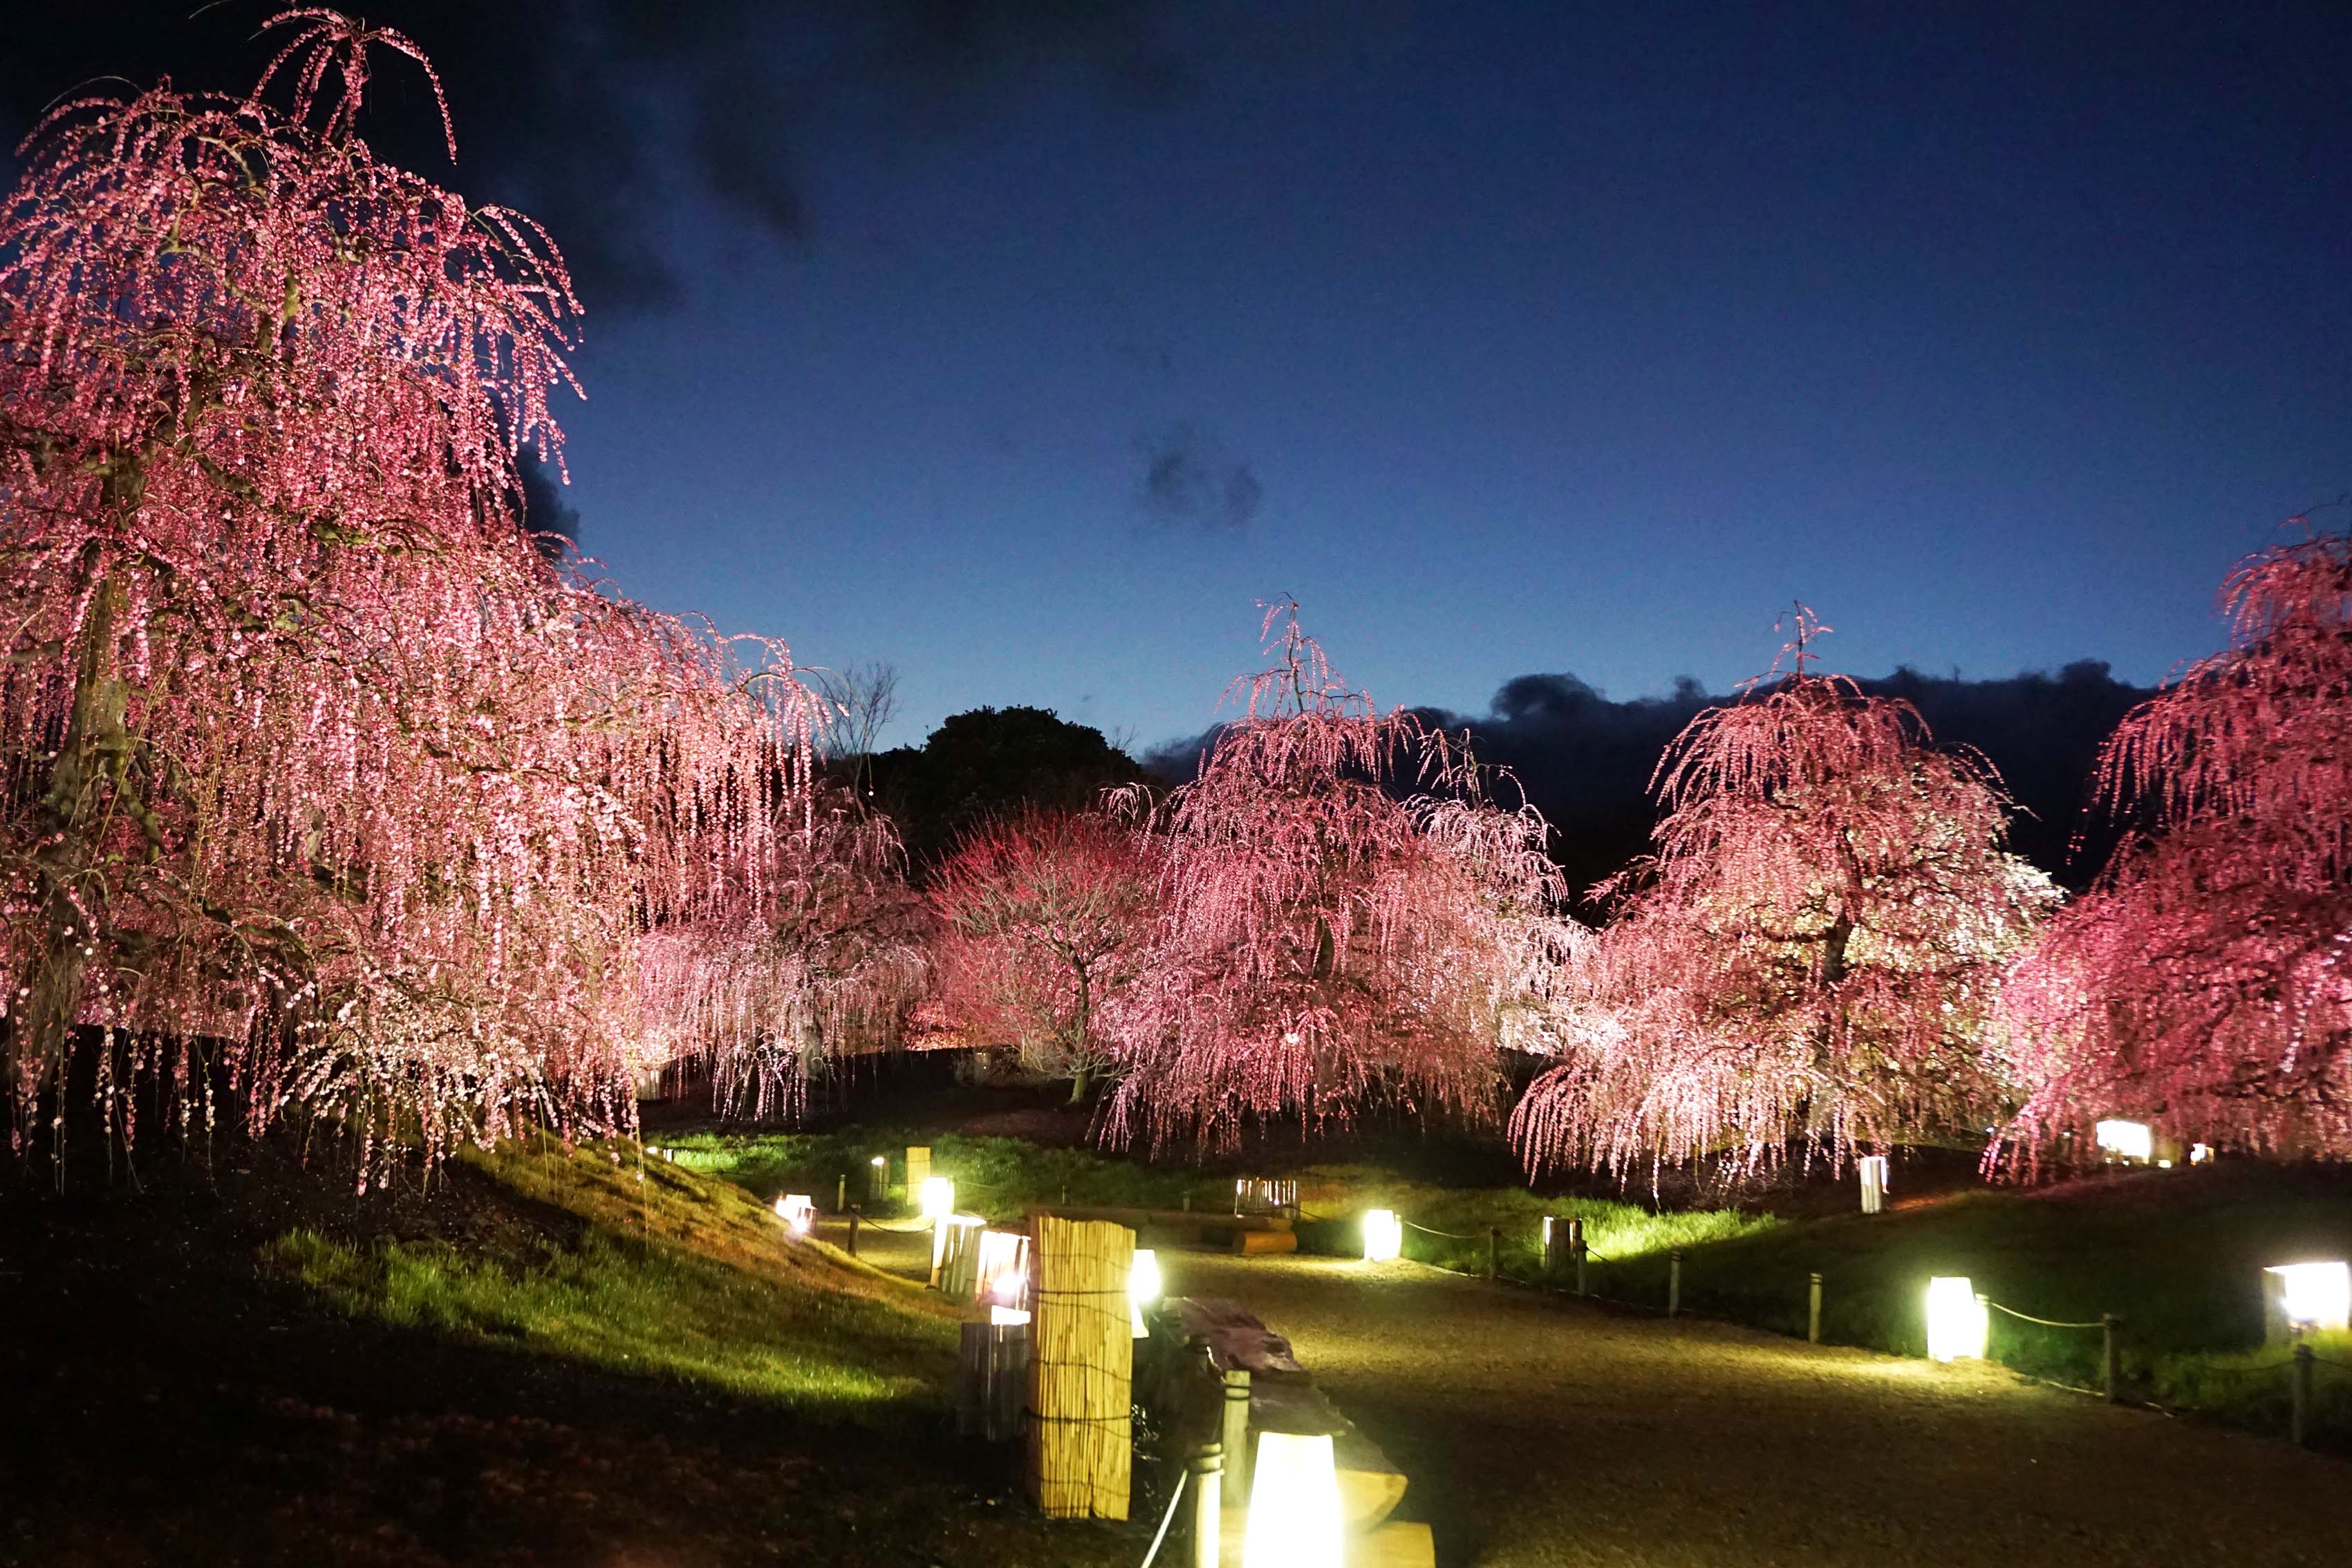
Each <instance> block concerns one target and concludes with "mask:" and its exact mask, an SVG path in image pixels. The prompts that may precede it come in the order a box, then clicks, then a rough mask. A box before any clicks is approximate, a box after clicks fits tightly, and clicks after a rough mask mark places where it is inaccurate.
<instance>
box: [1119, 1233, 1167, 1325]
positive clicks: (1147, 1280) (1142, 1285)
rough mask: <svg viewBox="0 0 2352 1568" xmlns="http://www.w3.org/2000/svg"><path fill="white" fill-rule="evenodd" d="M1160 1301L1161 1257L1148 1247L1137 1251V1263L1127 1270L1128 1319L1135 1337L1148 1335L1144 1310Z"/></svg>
mask: <svg viewBox="0 0 2352 1568" xmlns="http://www.w3.org/2000/svg"><path fill="white" fill-rule="evenodd" d="M1157 1300H1160V1256H1159V1254H1157V1253H1155V1252H1153V1251H1152V1250H1151V1248H1150V1247H1137V1248H1136V1249H1135V1261H1134V1262H1133V1263H1132V1264H1130V1265H1129V1267H1128V1270H1127V1317H1128V1324H1129V1327H1130V1328H1131V1329H1132V1330H1133V1331H1134V1334H1135V1337H1136V1338H1137V1339H1141V1338H1143V1337H1144V1335H1145V1333H1146V1330H1145V1329H1144V1326H1143V1309H1144V1308H1146V1307H1149V1306H1150V1305H1151V1303H1152V1302H1154V1301H1157Z"/></svg>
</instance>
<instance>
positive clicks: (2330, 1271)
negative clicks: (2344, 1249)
mask: <svg viewBox="0 0 2352 1568" xmlns="http://www.w3.org/2000/svg"><path fill="white" fill-rule="evenodd" d="M2263 1307H2264V1316H2266V1317H2268V1318H2269V1319H2270V1320H2271V1321H2272V1322H2273V1325H2274V1326H2277V1327H2284V1329H2285V1330H2286V1331H2287V1332H2289V1333H2304V1334H2307V1333H2314V1332H2321V1333H2324V1332H2326V1331H2331V1330H2332V1331H2343V1330H2345V1329H2347V1328H2352V1265H2346V1264H2343V1263H2283V1264H2280V1265H2279V1266H2278V1267H2276V1268H2265V1269H2263Z"/></svg>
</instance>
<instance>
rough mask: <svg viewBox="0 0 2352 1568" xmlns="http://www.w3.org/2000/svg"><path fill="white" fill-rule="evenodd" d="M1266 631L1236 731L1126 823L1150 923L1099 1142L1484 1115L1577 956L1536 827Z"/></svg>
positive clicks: (1287, 621) (1286, 607)
mask: <svg viewBox="0 0 2352 1568" xmlns="http://www.w3.org/2000/svg"><path fill="white" fill-rule="evenodd" d="M1265 630H1266V633H1267V636H1268V644H1267V647H1268V651H1269V652H1270V653H1272V654H1274V655H1276V658H1277V662H1276V664H1275V665H1274V666H1273V667H1271V668H1268V669H1267V670H1265V671H1264V672H1262V673H1261V674H1259V675H1257V676H1255V677H1252V678H1249V679H1246V680H1244V681H1239V682H1236V683H1235V687H1234V691H1235V692H1237V693H1238V694H1239V695H1240V696H1241V699H1242V709H1243V712H1242V717H1241V718H1240V719H1239V720H1237V721H1235V722H1234V723H1232V724H1231V725H1229V726H1227V727H1226V728H1225V729H1224V730H1223V731H1222V732H1221V733H1220V734H1219V736H1218V737H1217V739H1216V741H1215V742H1214V743H1213V745H1212V747H1211V748H1210V750H1209V752H1208V753H1207V754H1206V755H1205V756H1204V757H1203V758H1202V763H1201V766H1200V771H1199V773H1198V774H1197V775H1196V776H1195V777H1194V778H1193V779H1192V782H1190V783H1188V784H1185V785H1183V786H1182V787H1181V788H1180V789H1178V790H1176V791H1175V792H1174V793H1173V794H1172V795H1170V796H1169V798H1168V799H1167V800H1166V801H1165V802H1164V803H1161V804H1160V805H1157V806H1156V807H1151V808H1149V809H1148V810H1147V809H1146V807H1145V803H1142V802H1139V801H1137V802H1129V806H1130V807H1131V808H1132V809H1135V810H1138V811H1141V812H1143V813H1144V820H1145V821H1146V822H1147V824H1148V826H1149V830H1150V833H1151V835H1152V837H1154V839H1155V840H1156V841H1157V842H1158V843H1159V845H1160V855H1161V856H1162V857H1163V869H1162V870H1161V872H1160V904H1161V907H1162V914H1161V916H1160V922H1159V925H1158V929H1157V931H1156V932H1155V934H1154V937H1153V940H1152V942H1151V944H1150V949H1149V951H1148V952H1147V954H1146V957H1145V960H1144V963H1143V965H1142V969H1141V973H1140V976H1139V980H1138V982H1137V984H1135V985H1134V986H1133V987H1132V988H1131V989H1129V991H1128V992H1127V993H1126V994H1124V995H1123V996H1122V997H1121V998H1120V999H1119V1000H1118V1003H1117V1004H1116V1005H1115V1007H1114V1008H1113V1017H1112V1020H1111V1022H1110V1024H1109V1026H1108V1033H1109V1035H1110V1037H1112V1038H1113V1039H1114V1040H1115V1041H1116V1042H1117V1048H1116V1055H1117V1058H1118V1068H1119V1070H1120V1072H1121V1073H1122V1074H1123V1077H1122V1079H1121V1081H1120V1084H1119V1087H1118V1092H1117V1094H1116V1096H1115V1097H1114V1099H1113V1100H1112V1102H1111V1106H1110V1111H1109V1118H1108V1132H1109V1135H1110V1136H1111V1137H1112V1138H1114V1139H1116V1140H1122V1141H1125V1140H1140V1141H1143V1142H1152V1143H1160V1142H1171V1141H1179V1140H1189V1141H1196V1142H1198V1143H1200V1144H1202V1145H1203V1146H1216V1145H1219V1144H1229V1143H1231V1142H1234V1140H1235V1139H1236V1138H1238V1137H1239V1136H1240V1135H1241V1133H1242V1131H1244V1128H1245V1127H1246V1126H1248V1125H1250V1124H1251V1123H1253V1122H1265V1121H1277V1120H1290V1121H1297V1122H1300V1123H1303V1124H1304V1125H1306V1126H1307V1127H1309V1128H1327V1127H1331V1126H1334V1125H1339V1124H1344V1123H1346V1122H1347V1121H1349V1120H1350V1119H1352V1118H1353V1117H1354V1116H1355V1115H1356V1114H1358V1113H1359V1111H1360V1110H1362V1109H1363V1108H1364V1107H1366V1106H1367V1105H1369V1104H1372V1103H1382V1104H1391V1105H1397V1106H1402V1107H1404V1108H1407V1109H1409V1110H1423V1111H1436V1112H1444V1113H1448V1114H1453V1115H1458V1116H1462V1117H1465V1118H1468V1119H1472V1120H1475V1119H1479V1118H1484V1117H1488V1116H1491V1115H1493V1114H1494V1113H1495V1110H1496V1094H1497V1090H1498V1089H1499V1087H1500V1073H1499V1062H1498V1056H1497V1052H1498V1049H1499V1048H1500V1047H1502V1046H1504V1045H1506V1044H1511V1043H1524V1042H1525V1040H1526V1038H1527V1037H1528V1036H1530V1035H1533V1034H1538V1033H1541V1026H1540V1025H1537V1024H1534V1023H1531V1020H1534V1019H1538V1018H1541V1017H1546V1016H1549V1005H1550V1003H1551V1000H1552V998H1551V996H1550V993H1549V986H1550V983H1551V980H1552V977H1553V976H1554V974H1555V973H1556V969H1557V959H1558V957H1559V954H1560V953H1561V952H1565V951H1568V950H1570V949H1572V948H1573V947H1574V945H1575V944H1576V942H1578V941H1579V940H1580V930H1579V928H1576V927H1575V926H1574V925H1573V924H1572V923H1571V922H1569V921H1564V920H1563V919H1561V918H1560V917H1559V914H1558V912H1557V911H1558V909H1559V904H1560V902H1561V900H1562V898H1563V894H1564V889H1563V886H1562V884H1561V881H1560V878H1559V872H1558V870H1557V869H1556V868H1554V867H1553V866H1552V864H1551V862H1550V861H1549V859H1548V858H1546V856H1545V855H1544V852H1543V851H1544V841H1545V836H1546V834H1547V832H1548V829H1547V827H1546V826H1545V824H1544V822H1543V820H1542V818H1541V817H1540V816H1538V815H1537V814H1536V813H1535V812H1534V811H1533V810H1532V809H1528V808H1526V807H1522V808H1520V809H1518V810H1516V811H1514V810H1506V809H1504V808H1502V807H1500V806H1498V805H1495V804H1494V803H1493V802H1492V801H1491V800H1490V799H1489V798H1488V797H1487V795H1486V791H1485V789H1484V786H1483V781H1482V778H1481V775H1480V773H1479V772H1478V770H1477V768H1476V767H1475V763H1473V761H1472V759H1471V758H1470V757H1469V756H1468V754H1467V753H1466V752H1464V751H1463V750H1462V749H1461V748H1460V746H1459V744H1458V743H1457V742H1454V740H1452V739H1451V738H1449V737H1448V736H1446V735H1444V733H1442V732H1440V731H1433V730H1430V729H1428V728H1426V727H1425V726H1423V724H1422V723H1421V722H1420V721H1418V720H1416V719H1415V718H1414V717H1413V716H1412V715H1411V714H1409V713H1407V712H1405V711H1403V710H1396V711H1394V712H1391V713H1388V714H1381V713H1380V712H1379V711H1378V710H1376V709H1375V708H1374V707H1373V705H1372V703H1371V701H1370V699H1369V698H1368V697H1366V696H1364V695H1363V694H1361V693H1360V692H1356V691H1353V690H1351V689H1349V688H1348V687H1347V686H1346V685H1345V684H1344V683H1343V682H1341V681H1340V680H1339V678H1338V676H1337V675H1336V673H1335V672H1334V671H1333V670H1332V669H1331V668H1330V666H1329V664H1328V661H1327V660H1326V658H1325V657H1324V654H1323V651H1322V649H1321V648H1320V647H1318V645H1317V644H1316V643H1315V642H1314V641H1313V640H1312V639H1311V638H1308V637H1307V636H1306V635H1305V634H1304V633H1303V632H1302V631H1301V630H1300V629H1299V626H1298V623H1297V614H1296V606H1295V605H1290V604H1288V603H1287V602H1284V603H1282V604H1278V605H1274V606H1273V607H1271V608H1270V609H1269V611H1268V614H1267V616H1266V621H1265ZM1405 791H1412V792H1415V793H1412V794H1405V793H1403V792H1405Z"/></svg>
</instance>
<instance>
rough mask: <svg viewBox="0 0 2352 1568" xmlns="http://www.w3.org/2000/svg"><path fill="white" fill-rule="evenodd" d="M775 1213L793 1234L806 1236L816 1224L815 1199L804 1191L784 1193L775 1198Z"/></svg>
mask: <svg viewBox="0 0 2352 1568" xmlns="http://www.w3.org/2000/svg"><path fill="white" fill-rule="evenodd" d="M776 1213H777V1215H779V1216H781V1217H782V1220H783V1222H784V1224H785V1225H786V1226H790V1227H791V1229H792V1233H793V1235H794V1236H806V1235H807V1234H808V1233H809V1232H810V1231H811V1230H812V1229H814V1227H815V1226H816V1200H815V1199H814V1198H813V1197H811V1196H809V1195H808V1194H806V1193H786V1194H784V1195H783V1196H782V1197H780V1198H778V1199H777V1200H776Z"/></svg>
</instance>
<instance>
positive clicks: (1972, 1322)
mask: <svg viewBox="0 0 2352 1568" xmlns="http://www.w3.org/2000/svg"><path fill="white" fill-rule="evenodd" d="M1985 1317H1986V1312H1985V1307H1984V1303H1983V1302H1981V1301H1979V1300H1977V1295H1976V1292H1975V1291H1974V1290H1972V1289H1969V1281H1968V1277H1967V1276H1966V1275H1951V1274H1940V1275H1937V1277H1936V1278H1935V1279H1930V1280H1928V1281H1927V1354H1928V1356H1929V1357H1930V1358H1931V1359H1933V1360H1936V1361H1979V1360H1982V1359H1983V1357H1984V1353H1985Z"/></svg>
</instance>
